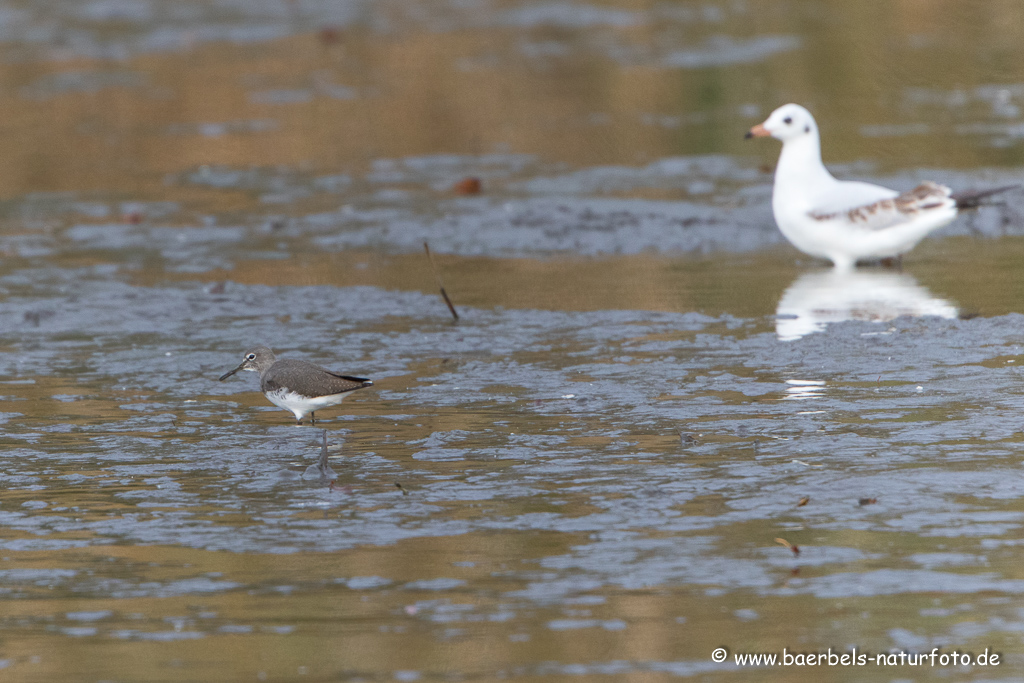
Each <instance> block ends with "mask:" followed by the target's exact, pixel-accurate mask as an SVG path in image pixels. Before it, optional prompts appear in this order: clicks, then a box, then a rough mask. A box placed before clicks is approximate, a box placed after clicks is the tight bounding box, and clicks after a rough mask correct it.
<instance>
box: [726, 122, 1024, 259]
mask: <svg viewBox="0 0 1024 683" xmlns="http://www.w3.org/2000/svg"><path fill="white" fill-rule="evenodd" d="M768 136H771V137H773V138H775V139H777V140H781V141H782V152H781V153H780V154H779V164H778V166H777V167H776V168H775V187H774V188H773V190H772V212H773V213H774V214H775V222H776V223H777V224H778V226H779V230H780V231H781V232H782V234H783V235H784V236H785V237H786V239H788V240H789V241H790V242H792V243H793V246H795V247H796V248H797V249H799V250H800V251H803V252H805V253H807V254H810V255H811V256H817V257H819V258H826V259H829V260H830V261H832V263H833V264H835V266H836V267H837V268H850V267H852V266H854V265H856V263H857V261H866V260H873V259H883V258H891V257H898V256H901V255H902V254H904V253H906V252H907V251H909V250H910V249H912V248H913V247H914V245H916V244H917V243H918V242H920V241H921V240H922V239H923V238H924V236H925V235H927V234H928V233H930V232H931V231H932V230H936V229H938V228H941V227H942V226H944V225H946V224H947V223H949V222H950V221H952V220H953V219H954V218H956V215H957V213H958V212H959V211H960V210H961V209H968V208H974V207H976V206H978V204H979V202H980V200H981V199H983V198H985V197H988V196H989V195H992V194H995V193H997V192H1003V191H1004V190H1009V189H1013V188H1015V187H1019V186H1017V185H1011V186H1009V187H1000V188H996V189H992V190H980V191H976V192H961V193H955V194H954V193H953V191H952V190H950V189H949V188H948V187H946V186H945V185H939V184H938V183H932V182H924V183H922V184H920V185H918V186H917V187H915V188H914V189H913V190H910V191H909V192H904V193H903V194H900V193H899V192H896V191H895V190H890V189H889V188H887V187H881V186H880V185H872V184H871V183H863V182H859V181H851V180H836V179H835V178H833V177H832V174H831V173H829V172H828V169H826V168H825V165H824V164H823V163H822V162H821V141H820V138H819V137H818V125H817V124H816V123H815V122H814V117H813V116H811V113H810V112H809V111H807V110H806V109H804V108H803V107H801V106H800V105H799V104H786V105H783V106H781V107H779V108H778V109H776V110H775V111H773V112H772V113H771V116H769V117H768V118H767V119H766V120H765V122H764V123H761V124H758V125H756V126H754V127H753V128H751V129H750V131H749V132H748V133H747V135H746V137H748V138H754V137H768Z"/></svg>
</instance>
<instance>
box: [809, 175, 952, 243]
mask: <svg viewBox="0 0 1024 683" xmlns="http://www.w3.org/2000/svg"><path fill="white" fill-rule="evenodd" d="M862 184H863V185H867V183H862ZM870 187H878V186H870ZM879 189H884V188H879ZM893 194H894V195H895V196H890V197H884V198H881V199H878V200H876V201H872V202H869V203H865V204H859V205H856V206H851V205H850V204H849V203H847V204H846V206H845V207H842V203H843V199H844V198H843V197H842V196H837V197H834V198H832V201H831V202H829V204H831V206H829V205H822V206H819V207H818V208H815V209H814V210H812V211H810V212H808V215H809V216H810V217H811V218H813V219H814V220H816V221H821V222H822V223H826V222H835V221H839V222H842V223H844V224H846V225H848V226H849V227H850V228H860V229H862V230H866V231H878V230H886V229H888V228H894V227H897V226H900V225H905V224H907V223H911V222H913V221H915V220H917V219H918V218H921V217H923V216H926V215H928V214H931V213H939V212H945V211H948V210H949V209H950V208H955V207H956V205H957V202H956V199H954V198H953V197H952V191H951V190H950V189H949V188H948V187H946V186H945V185H939V184H938V183H933V182H924V183H921V184H920V185H918V186H917V187H915V188H914V189H913V190H910V191H909V192H904V193H903V194H895V193H893ZM840 207H841V208H840Z"/></svg>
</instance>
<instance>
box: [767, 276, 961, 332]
mask: <svg viewBox="0 0 1024 683" xmlns="http://www.w3.org/2000/svg"><path fill="white" fill-rule="evenodd" d="M958 312H959V311H958V309H957V307H956V306H955V305H954V304H952V303H950V302H949V301H946V300H945V299H939V298H937V297H935V296H933V295H932V293H931V292H929V291H928V289H927V288H925V287H922V286H921V285H920V284H918V282H917V280H915V279H914V277H913V276H911V275H909V274H907V273H897V272H885V271H882V272H878V271H870V270H868V271H865V270H837V269H833V270H825V271H818V272H812V273H804V274H803V275H801V276H800V277H798V278H797V279H796V280H794V281H793V284H791V285H790V286H789V288H787V289H786V291H785V292H783V293H782V297H781V298H780V299H779V305H778V306H777V307H776V309H775V316H776V317H775V333H776V334H777V335H778V337H779V339H781V340H783V341H791V340H794V339H800V338H801V337H804V336H806V335H808V334H812V333H814V332H821V331H822V330H824V329H825V328H826V327H827V326H828V325H829V323H839V322H844V321H847V320H861V321H867V322H887V321H889V320H892V319H894V318H898V317H900V316H911V317H923V316H936V317H939V318H947V319H948V318H955V317H957V314H958Z"/></svg>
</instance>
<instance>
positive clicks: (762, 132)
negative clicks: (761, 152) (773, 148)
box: [743, 123, 771, 140]
mask: <svg viewBox="0 0 1024 683" xmlns="http://www.w3.org/2000/svg"><path fill="white" fill-rule="evenodd" d="M770 136H771V133H769V132H768V129H767V128H765V127H764V125H763V124H760V123H759V124H757V125H756V126H754V127H753V128H751V129H750V130H748V131H747V134H746V135H744V136H743V139H744V140H749V139H750V138H767V137H770Z"/></svg>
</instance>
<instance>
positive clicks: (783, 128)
mask: <svg viewBox="0 0 1024 683" xmlns="http://www.w3.org/2000/svg"><path fill="white" fill-rule="evenodd" d="M817 134H818V125H817V124H816V123H814V117H813V116H811V112H809V111H807V110H806V109H804V108H803V107H801V106H800V105H799V104H784V105H782V106H781V107H779V108H778V109H776V110H775V111H773V112H772V113H771V116H769V117H768V118H767V119H765V121H764V123H759V124H757V125H756V126H754V127H753V128H751V129H750V130H749V131H747V135H746V137H747V138H764V137H768V136H771V137H773V138H775V139H776V140H782V141H783V142H788V141H790V140H795V139H797V138H800V137H804V136H807V135H817Z"/></svg>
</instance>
